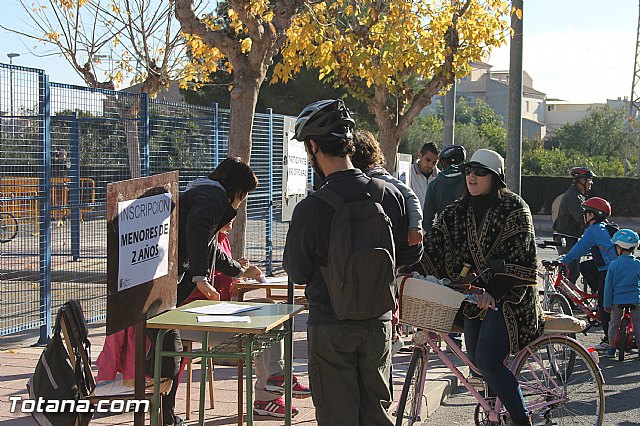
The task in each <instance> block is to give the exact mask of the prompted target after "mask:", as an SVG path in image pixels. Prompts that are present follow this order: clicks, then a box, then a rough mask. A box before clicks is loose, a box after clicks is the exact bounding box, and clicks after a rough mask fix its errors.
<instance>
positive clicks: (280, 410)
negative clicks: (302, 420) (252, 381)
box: [253, 398, 299, 418]
mask: <svg viewBox="0 0 640 426" xmlns="http://www.w3.org/2000/svg"><path fill="white" fill-rule="evenodd" d="M285 412H286V407H285V405H284V400H283V399H282V398H276V399H274V400H271V401H254V402H253V414H255V415H258V416H271V417H278V418H284V417H285ZM298 413H299V410H298V409H297V408H296V407H294V406H291V416H292V417H293V416H295V415H296V414H298Z"/></svg>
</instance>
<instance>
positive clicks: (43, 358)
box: [27, 300, 95, 426]
mask: <svg viewBox="0 0 640 426" xmlns="http://www.w3.org/2000/svg"><path fill="white" fill-rule="evenodd" d="M63 334H64V337H63ZM65 341H66V342H67V344H68V345H70V347H71V353H72V355H73V358H74V359H73V360H72V358H71V357H70V356H69V353H68V352H67V348H66V345H65ZM90 349H91V344H90V343H89V339H88V333H87V324H86V321H85V318H84V314H83V313H82V308H81V307H80V304H79V303H78V302H76V301H75V300H69V301H68V302H66V303H65V304H64V305H62V306H61V307H60V309H59V310H58V314H57V315H56V322H55V326H54V328H53V335H52V336H51V339H50V340H49V342H48V343H47V346H46V347H45V349H44V351H43V352H42V354H41V355H40V359H39V360H38V363H37V364H36V369H35V372H34V373H33V376H31V379H29V382H28V383H27V390H28V391H29V398H31V399H34V400H36V401H37V400H38V398H42V399H43V400H45V401H47V403H46V405H45V408H46V407H47V406H52V404H55V401H62V400H67V401H68V400H72V401H75V404H76V408H77V407H82V408H81V409H80V410H78V409H76V410H72V409H71V407H69V406H68V404H61V407H60V408H59V409H58V410H53V409H51V410H50V411H58V412H46V410H45V412H42V413H36V412H35V410H34V411H33V412H32V415H33V418H34V419H35V421H36V422H37V423H38V424H39V425H41V426H50V425H53V426H66V425H69V426H74V425H77V426H85V425H88V424H89V421H90V420H91V418H92V417H93V413H92V412H91V411H93V407H90V405H89V402H88V401H86V400H85V401H82V402H81V403H80V404H78V401H79V400H81V399H84V398H85V397H86V396H88V395H89V394H90V393H91V392H93V390H94V388H95V381H94V378H93V375H92V373H91V355H90V353H91V352H90ZM85 408H86V409H85ZM77 411H87V412H77Z"/></svg>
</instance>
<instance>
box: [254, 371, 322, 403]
mask: <svg viewBox="0 0 640 426" xmlns="http://www.w3.org/2000/svg"><path fill="white" fill-rule="evenodd" d="M291 384H292V388H291V395H292V396H293V397H294V398H308V397H310V396H311V389H309V388H308V387H307V386H305V385H302V384H300V383H299V382H298V378H297V377H296V376H295V374H292V375H291ZM264 389H265V390H267V391H269V392H278V393H284V376H271V377H269V378H268V379H267V385H266V386H265V387H264Z"/></svg>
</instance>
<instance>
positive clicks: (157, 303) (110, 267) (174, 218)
mask: <svg viewBox="0 0 640 426" xmlns="http://www.w3.org/2000/svg"><path fill="white" fill-rule="evenodd" d="M178 192H179V191H178V172H177V171H174V172H169V173H162V174H158V175H153V176H149V177H145V178H138V179H131V180H126V181H121V182H114V183H110V184H108V185H107V335H109V334H113V333H115V332H118V331H120V330H123V329H125V328H127V327H129V326H132V325H135V324H139V323H143V322H144V321H145V320H146V319H148V318H151V317H153V316H155V315H158V314H160V313H162V312H164V311H166V310H168V309H170V308H172V307H174V306H175V305H176V297H177V290H176V287H177V282H178ZM163 193H170V194H171V219H170V229H169V232H170V234H169V235H170V239H169V264H168V274H167V275H164V276H162V277H159V278H157V279H154V280H151V281H148V282H146V283H143V284H140V285H137V286H135V287H132V288H129V289H126V290H122V291H117V289H118V235H119V234H118V202H121V201H126V200H134V199H140V198H145V197H151V196H154V195H158V194H163Z"/></svg>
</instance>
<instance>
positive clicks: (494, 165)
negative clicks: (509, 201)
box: [465, 148, 507, 186]
mask: <svg viewBox="0 0 640 426" xmlns="http://www.w3.org/2000/svg"><path fill="white" fill-rule="evenodd" d="M465 166H470V167H473V166H480V167H484V168H485V169H488V170H491V171H492V172H493V174H495V175H496V176H497V177H498V178H499V179H500V182H501V183H502V185H503V186H507V184H506V183H505V179H504V158H502V155H500V154H498V153H497V152H495V151H492V150H490V149H484V148H482V149H479V150H477V151H476V152H474V153H473V155H472V156H471V160H469V162H468V163H465Z"/></svg>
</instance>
